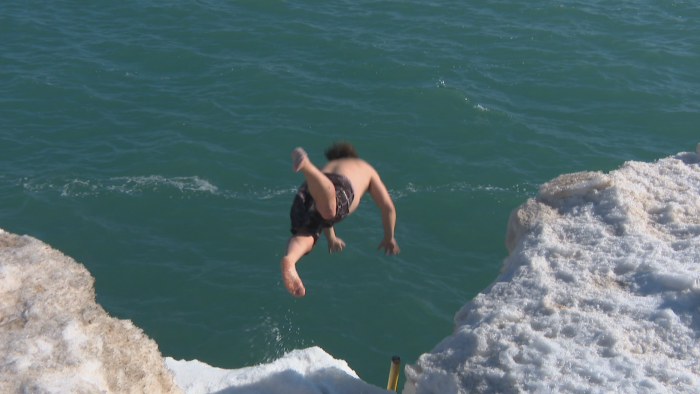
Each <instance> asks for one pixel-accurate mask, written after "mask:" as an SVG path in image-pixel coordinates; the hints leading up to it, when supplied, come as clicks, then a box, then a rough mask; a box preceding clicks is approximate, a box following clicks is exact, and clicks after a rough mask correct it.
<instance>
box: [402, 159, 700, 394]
mask: <svg viewBox="0 0 700 394" xmlns="http://www.w3.org/2000/svg"><path fill="white" fill-rule="evenodd" d="M698 151H700V146H698ZM699 162H700V155H698V154H695V153H681V154H678V155H677V156H675V157H669V158H666V159H662V160H659V161H658V162H656V163H640V162H628V163H625V164H624V165H623V166H622V167H621V168H620V169H618V170H616V171H613V172H611V173H609V174H607V175H606V174H603V173H599V172H595V173H593V172H582V173H576V174H567V175H562V176H559V177H558V178H556V179H554V180H552V181H550V182H548V183H545V184H544V185H542V186H541V187H540V190H539V194H538V196H537V197H536V198H533V199H530V200H528V201H527V202H526V203H525V204H523V205H521V206H520V207H518V208H517V209H515V210H514V211H513V213H512V214H511V217H510V222H509V224H508V230H507V235H506V246H507V248H508V251H509V256H508V257H507V258H506V259H504V261H503V268H502V272H501V275H500V276H499V277H498V278H497V279H496V281H495V282H494V283H492V284H491V285H490V286H489V287H488V288H487V289H486V290H484V291H483V292H482V293H481V294H479V295H478V296H476V297H475V298H474V299H473V300H472V301H470V302H469V303H467V304H466V305H464V306H463V307H462V308H461V310H460V311H459V312H458V313H457V315H456V316H455V323H456V329H455V332H454V334H453V335H451V336H449V337H447V338H446V339H444V340H443V341H442V342H441V343H440V344H438V345H437V347H435V349H433V351H432V352H430V353H428V354H424V355H422V356H421V357H420V359H419V360H418V361H417V362H416V364H414V365H409V366H407V367H406V376H407V383H406V386H405V388H404V391H403V393H404V394H413V393H421V394H423V393H435V394H438V393H440V394H442V393H521V392H529V393H613V392H614V393H660V392H674V393H697V392H698V387H700V365H698V361H699V358H700V344H699V343H698V338H699V337H700V167H699V166H698V163H699Z"/></svg>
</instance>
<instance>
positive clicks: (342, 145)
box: [323, 140, 359, 161]
mask: <svg viewBox="0 0 700 394" xmlns="http://www.w3.org/2000/svg"><path fill="white" fill-rule="evenodd" d="M323 153H325V154H326V159H328V161H331V160H336V159H342V158H345V157H354V158H358V157H359V156H357V152H356V151H355V147H354V146H352V144H351V143H349V142H347V141H345V140H340V141H336V142H334V143H333V145H331V146H329V147H328V148H326V150H325V151H324V152H323Z"/></svg>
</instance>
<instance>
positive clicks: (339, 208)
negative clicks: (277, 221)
mask: <svg viewBox="0 0 700 394" xmlns="http://www.w3.org/2000/svg"><path fill="white" fill-rule="evenodd" d="M326 157H327V158H328V159H329V161H328V163H327V164H326V165H325V166H323V167H322V168H321V169H320V170H319V169H318V168H317V167H316V166H314V165H313V164H312V163H311V161H310V160H309V158H308V156H307V155H306V152H304V150H303V149H301V148H297V149H295V150H294V152H292V158H293V159H294V161H293V165H292V168H293V169H294V171H301V172H302V173H303V174H304V177H305V178H306V183H305V184H304V185H302V186H301V188H300V189H299V192H298V193H297V196H296V197H295V200H294V204H293V205H292V212H291V214H290V216H291V219H292V234H293V236H292V237H291V238H290V239H289V241H287V250H286V253H285V256H284V257H283V258H282V261H281V262H280V266H281V269H282V278H283V279H284V284H285V286H286V287H287V290H289V292H290V293H292V294H293V295H295V296H297V297H301V296H303V295H304V294H305V293H306V289H305V288H304V285H303V283H302V282H301V279H300V278H299V274H298V273H297V271H296V263H297V261H298V260H299V259H300V258H301V257H302V256H303V255H304V254H307V253H309V252H310V251H311V249H312V248H313V247H314V245H315V244H316V240H317V239H318V237H319V235H320V232H321V231H323V234H324V235H325V236H326V239H327V241H328V252H329V253H332V252H339V251H341V250H342V249H343V247H344V246H345V242H343V240H341V239H340V238H338V237H337V236H336V235H335V230H334V227H335V226H334V225H335V223H338V222H340V221H341V220H343V219H344V218H345V217H346V216H347V215H349V214H350V213H352V212H353V211H354V210H355V209H357V206H358V205H359V203H360V198H361V197H362V195H363V194H364V193H365V192H366V191H369V193H370V195H371V196H372V199H374V202H375V203H376V204H377V206H378V207H379V209H380V210H381V214H382V227H383V229H384V237H383V239H382V241H381V242H380V244H379V247H378V248H377V249H382V248H384V250H385V253H386V254H392V255H394V254H397V253H399V252H400V251H401V250H400V249H399V246H398V245H397V244H396V240H395V239H394V226H395V224H396V210H395V208H394V203H393V202H392V201H391V197H390V196H389V192H388V191H387V190H386V187H385V186H384V183H382V180H381V179H380V178H379V174H377V171H376V170H375V169H374V168H373V167H372V166H371V165H369V163H367V162H366V161H364V160H362V159H360V158H358V157H357V153H355V148H353V147H352V145H350V144H349V143H347V142H344V141H341V142H338V143H335V144H334V145H332V146H331V147H330V148H329V149H327V150H326Z"/></svg>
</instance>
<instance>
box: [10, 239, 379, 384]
mask: <svg viewBox="0 0 700 394" xmlns="http://www.w3.org/2000/svg"><path fill="white" fill-rule="evenodd" d="M93 283H94V279H93V277H92V276H91V275H90V273H89V272H88V271H87V269H86V268H85V267H84V266H83V265H82V264H79V263H77V262H76V261H75V260H73V259H71V258H70V257H67V256H65V255H63V254H62V253H61V252H59V251H57V250H54V249H52V248H51V247H50V246H48V245H46V244H44V243H42V242H41V241H39V240H37V239H35V238H32V237H28V236H22V237H20V236H17V235H14V234H10V233H7V232H5V231H3V230H0V393H3V394H5V393H81V394H82V393H120V394H121V393H128V394H141V393H143V394H166V393H167V394H170V393H172V394H176V393H183V391H182V390H181V389H180V388H182V389H183V390H184V391H185V393H187V394H205V393H214V392H217V393H219V394H235V393H239V394H242V393H247V394H253V393H266V394H276V393H279V394H320V393H324V394H351V393H352V394H355V393H365V394H382V393H388V391H386V390H382V389H380V388H378V387H376V386H372V385H370V384H367V383H365V382H363V381H362V380H360V379H359V378H358V377H357V374H355V372H354V371H353V370H352V369H350V367H348V365H347V363H346V362H345V361H342V360H336V359H334V358H333V357H331V356H330V355H329V354H328V353H326V352H324V351H323V350H322V349H321V348H318V347H312V348H309V349H304V350H294V351H292V352H290V353H289V354H287V355H285V356H284V357H282V358H280V359H279V360H276V361H274V362H272V363H270V364H263V365H258V366H255V367H248V368H241V369H234V370H224V369H219V368H214V367H210V366H209V365H207V364H204V363H202V362H199V361H197V360H193V361H176V360H173V359H172V358H167V359H163V358H162V356H161V354H160V352H159V351H158V346H157V345H156V343H155V342H154V341H153V340H152V339H150V338H148V337H147V336H146V335H145V334H144V333H143V331H141V329H139V328H138V327H135V326H134V325H133V324H132V323H131V321H129V320H119V319H116V318H113V317H110V316H109V315H108V314H107V313H106V312H105V311H104V309H102V307H101V306H100V305H99V304H97V303H96V302H95V291H94V287H93ZM166 364H167V367H166ZM173 377H174V378H175V380H173Z"/></svg>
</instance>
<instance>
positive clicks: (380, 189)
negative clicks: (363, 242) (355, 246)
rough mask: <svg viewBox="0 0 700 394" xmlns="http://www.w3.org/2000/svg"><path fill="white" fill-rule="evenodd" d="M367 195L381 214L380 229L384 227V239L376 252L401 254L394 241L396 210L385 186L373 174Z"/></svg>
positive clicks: (377, 176)
mask: <svg viewBox="0 0 700 394" xmlns="http://www.w3.org/2000/svg"><path fill="white" fill-rule="evenodd" d="M369 194H370V195H371V196H372V199H373V200H374V202H375V204H377V206H378V207H379V210H380V211H381V212H382V227H384V238H383V239H382V242H381V243H380V244H379V247H378V248H377V250H379V249H381V248H384V254H392V255H393V254H398V253H400V252H401V249H399V245H398V244H397V243H396V240H395V239H394V227H395V226H396V208H394V203H393V202H392V201H391V197H390V196H389V192H388V191H387V190H386V186H384V183H383V182H382V180H381V179H380V178H379V175H377V174H374V176H372V179H371V181H370V183H369Z"/></svg>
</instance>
